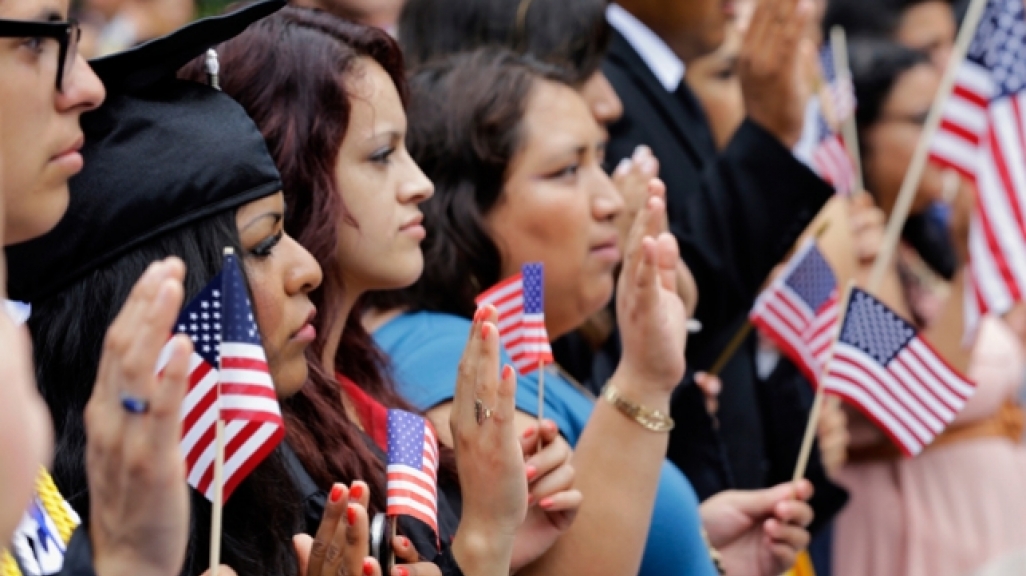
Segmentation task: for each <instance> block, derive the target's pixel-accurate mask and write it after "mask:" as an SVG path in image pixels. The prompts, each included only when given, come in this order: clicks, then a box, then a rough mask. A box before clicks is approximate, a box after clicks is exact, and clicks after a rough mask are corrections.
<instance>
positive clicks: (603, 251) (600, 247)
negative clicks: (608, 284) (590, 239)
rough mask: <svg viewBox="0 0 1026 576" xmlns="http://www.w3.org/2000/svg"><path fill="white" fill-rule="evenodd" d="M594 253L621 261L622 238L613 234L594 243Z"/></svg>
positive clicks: (592, 249)
mask: <svg viewBox="0 0 1026 576" xmlns="http://www.w3.org/2000/svg"><path fill="white" fill-rule="evenodd" d="M591 252H592V254H595V255H596V256H599V257H601V258H603V259H606V260H609V261H611V262H619V261H620V256H621V255H620V239H619V236H617V235H616V234H613V235H611V236H609V237H608V238H607V239H606V240H603V241H601V242H598V243H596V244H593V245H592V247H591Z"/></svg>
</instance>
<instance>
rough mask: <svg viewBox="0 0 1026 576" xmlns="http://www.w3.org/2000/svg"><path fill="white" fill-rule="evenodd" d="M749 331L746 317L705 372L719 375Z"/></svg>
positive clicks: (818, 233) (821, 229) (823, 229)
mask: <svg viewBox="0 0 1026 576" xmlns="http://www.w3.org/2000/svg"><path fill="white" fill-rule="evenodd" d="M829 227H830V221H829V220H827V221H826V222H824V223H823V224H822V225H821V226H820V227H819V229H818V230H816V235H815V238H817V239H818V238H820V237H821V236H823V233H824V232H826V231H827V228H829ZM751 332H752V322H751V321H750V320H749V319H748V318H745V321H744V323H743V324H741V327H740V328H738V330H737V332H735V333H734V336H733V337H731V339H730V342H728V343H727V345H726V346H725V347H724V348H723V351H722V352H720V355H719V356H717V357H716V361H715V362H713V364H712V367H711V368H709V369H708V370H706V373H707V374H709V375H710V376H719V374H720V372H722V371H723V369H724V368H725V367H726V366H727V362H729V361H730V359H731V358H733V357H734V353H735V352H737V349H738V348H739V347H740V346H741V344H742V343H743V342H744V341H745V338H747V337H748V334H750V333H751Z"/></svg>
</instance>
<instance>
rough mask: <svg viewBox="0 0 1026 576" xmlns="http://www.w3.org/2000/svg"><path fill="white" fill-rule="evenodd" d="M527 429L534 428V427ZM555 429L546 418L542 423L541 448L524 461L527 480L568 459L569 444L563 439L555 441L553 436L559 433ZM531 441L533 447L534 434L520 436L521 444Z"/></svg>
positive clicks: (547, 471) (554, 467) (553, 424)
mask: <svg viewBox="0 0 1026 576" xmlns="http://www.w3.org/2000/svg"><path fill="white" fill-rule="evenodd" d="M529 430H534V428H531V429H529ZM555 430H556V425H555V423H554V422H552V421H551V420H546V421H545V422H544V424H543V425H542V438H541V441H542V449H541V450H538V451H537V452H536V453H535V454H533V455H532V456H531V457H530V458H528V459H527V462H525V465H526V469H527V480H528V482H532V481H535V480H539V479H541V478H542V477H544V476H545V475H547V474H549V473H550V472H552V471H553V470H555V469H556V468H558V467H559V466H560V465H562V464H564V463H565V462H567V460H569V459H570V445H569V444H567V443H566V442H563V441H559V442H557V441H555V437H554V436H558V434H559V433H558V432H557V431H555ZM531 442H534V444H535V447H536V446H537V442H535V435H534V434H531V435H528V436H521V439H520V443H521V446H524V445H526V444H529V443H531ZM525 454H527V452H525Z"/></svg>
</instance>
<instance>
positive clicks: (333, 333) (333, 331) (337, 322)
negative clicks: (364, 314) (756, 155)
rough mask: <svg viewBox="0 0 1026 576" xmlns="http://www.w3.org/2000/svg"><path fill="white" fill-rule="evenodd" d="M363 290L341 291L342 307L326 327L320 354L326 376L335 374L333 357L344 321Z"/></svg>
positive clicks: (339, 342)
mask: <svg viewBox="0 0 1026 576" xmlns="http://www.w3.org/2000/svg"><path fill="white" fill-rule="evenodd" d="M363 292H364V291H363V290H356V289H353V290H347V289H344V290H342V294H343V297H342V306H341V307H340V308H339V309H338V311H336V313H335V317H334V318H332V319H331V324H330V325H329V326H328V330H327V338H326V339H325V341H324V350H323V351H322V352H321V364H322V365H323V366H324V369H325V370H326V371H327V372H328V374H332V375H334V374H335V355H336V354H338V347H339V345H340V344H341V343H342V332H343V331H344V330H345V328H346V320H347V319H348V318H349V315H350V314H351V313H352V312H353V306H356V301H357V300H359V299H360V296H362V295H363Z"/></svg>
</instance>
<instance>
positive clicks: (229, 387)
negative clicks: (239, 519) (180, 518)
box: [157, 255, 285, 501]
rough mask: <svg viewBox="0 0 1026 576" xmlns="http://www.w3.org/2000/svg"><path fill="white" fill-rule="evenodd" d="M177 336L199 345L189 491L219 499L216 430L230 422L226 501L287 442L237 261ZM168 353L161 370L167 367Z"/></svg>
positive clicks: (200, 299) (189, 400) (178, 326)
mask: <svg viewBox="0 0 1026 576" xmlns="http://www.w3.org/2000/svg"><path fill="white" fill-rule="evenodd" d="M174 332H175V333H176V334H186V335H187V336H189V338H190V339H191V340H192V342H193V352H192V356H191V357H190V359H189V391H188V392H187V394H186V396H185V401H184V402H183V404H182V412H181V418H182V441H181V443H180V446H181V450H182V454H183V456H184V457H185V462H186V471H187V472H186V473H187V478H188V481H189V485H190V486H192V487H193V488H195V489H196V490H198V491H199V492H201V493H203V495H204V496H206V497H207V498H208V499H210V500H213V497H214V488H215V486H214V460H215V458H216V445H215V440H216V424H217V419H218V416H219V415H220V417H221V419H223V420H224V421H225V463H224V499H225V501H227V499H228V497H229V496H231V493H232V491H234V489H235V488H236V487H237V486H238V484H239V482H241V481H242V480H243V479H244V478H245V477H246V476H247V475H248V474H249V473H250V472H252V471H253V469H254V468H255V467H256V466H257V465H258V464H259V463H260V462H262V461H263V460H264V458H266V457H267V456H268V455H269V454H270V453H271V452H272V451H273V450H274V449H275V448H276V447H277V446H278V444H279V443H280V442H281V440H282V439H283V438H284V437H285V427H284V422H283V420H282V416H281V407H280V406H279V404H278V400H277V396H276V394H275V391H274V383H273V382H272V381H271V375H270V372H269V370H268V367H267V358H266V356H265V354H264V349H263V346H262V344H261V341H260V330H259V328H258V327H257V324H256V321H255V319H254V317H253V310H252V306H251V305H250V302H249V296H248V294H247V291H246V284H245V280H244V278H243V276H242V271H241V269H240V268H239V263H238V260H237V259H236V258H235V256H234V255H226V256H225V261H224V268H223V269H222V271H221V272H220V273H219V274H217V275H216V276H215V277H214V278H213V279H212V280H211V281H210V282H209V283H208V284H207V285H206V286H205V287H204V288H203V289H202V290H200V292H199V294H197V295H196V297H195V298H193V299H192V300H191V301H190V302H189V303H188V304H187V305H186V306H185V308H184V309H183V310H182V312H181V314H180V315H179V316H178V320H177V321H176V322H175V328H174ZM168 356H169V348H168V346H165V348H164V351H163V353H162V354H161V358H160V360H159V362H158V365H157V370H158V372H161V371H163V369H164V367H165V366H166V365H167V359H168Z"/></svg>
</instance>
